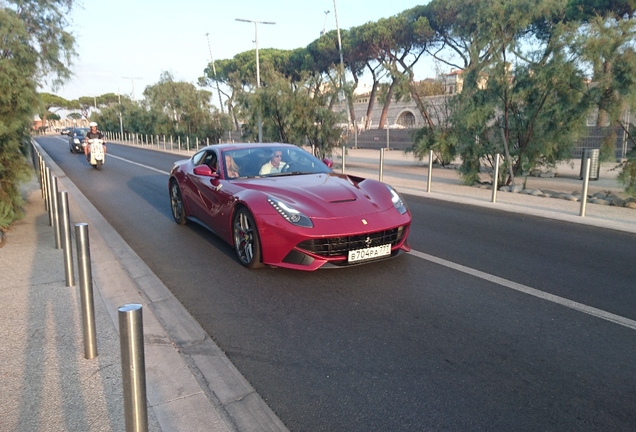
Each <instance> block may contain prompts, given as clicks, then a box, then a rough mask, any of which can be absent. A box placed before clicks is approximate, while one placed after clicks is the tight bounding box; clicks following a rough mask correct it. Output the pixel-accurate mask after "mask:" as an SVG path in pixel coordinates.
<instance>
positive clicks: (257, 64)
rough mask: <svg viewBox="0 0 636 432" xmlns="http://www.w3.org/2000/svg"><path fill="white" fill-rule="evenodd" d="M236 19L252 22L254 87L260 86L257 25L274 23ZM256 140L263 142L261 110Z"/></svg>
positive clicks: (242, 20)
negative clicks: (254, 64) (254, 56)
mask: <svg viewBox="0 0 636 432" xmlns="http://www.w3.org/2000/svg"><path fill="white" fill-rule="evenodd" d="M236 20H237V21H241V22H248V23H254V43H255V44H256V88H260V87H261V70H260V65H259V61H258V25H259V24H276V23H275V22H272V21H254V20H247V19H241V18H236ZM258 142H263V120H262V118H261V112H260V109H259V112H258Z"/></svg>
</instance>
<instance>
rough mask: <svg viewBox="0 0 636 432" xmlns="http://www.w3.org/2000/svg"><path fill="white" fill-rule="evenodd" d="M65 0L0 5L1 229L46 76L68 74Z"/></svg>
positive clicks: (16, 209) (13, 213)
mask: <svg viewBox="0 0 636 432" xmlns="http://www.w3.org/2000/svg"><path fill="white" fill-rule="evenodd" d="M71 5H72V2H71V1H69V0H66V1H64V0H60V1H54V0H40V1H24V0H21V1H17V0H16V1H4V2H2V4H1V6H0V230H4V229H6V228H7V226H8V225H9V224H10V223H11V222H12V221H14V220H16V219H17V218H19V217H21V204H22V198H21V196H20V190H19V185H20V182H21V181H24V180H25V179H27V178H28V176H29V173H30V167H29V164H28V163H27V162H26V160H27V159H26V158H25V156H26V155H27V153H28V152H29V150H30V147H29V141H28V138H29V136H28V134H29V130H30V128H31V124H32V121H33V117H34V115H36V114H38V111H40V109H41V106H42V100H41V98H40V97H38V94H37V92H36V90H37V87H38V85H39V84H41V83H42V82H43V80H44V79H45V78H48V79H50V80H51V81H52V83H53V84H59V83H61V82H62V81H64V80H65V79H66V78H68V76H69V74H70V72H69V69H68V63H69V59H70V56H71V55H72V54H73V43H74V40H73V37H72V36H71V35H70V33H68V32H67V31H66V30H65V27H66V25H67V23H66V20H65V17H66V14H67V13H68V11H69V9H70V8H71Z"/></svg>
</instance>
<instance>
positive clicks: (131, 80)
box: [122, 77, 143, 101]
mask: <svg viewBox="0 0 636 432" xmlns="http://www.w3.org/2000/svg"><path fill="white" fill-rule="evenodd" d="M122 79H129V80H130V82H131V83H132V100H133V101H134V100H135V80H136V79H138V80H140V79H143V78H142V77H122Z"/></svg>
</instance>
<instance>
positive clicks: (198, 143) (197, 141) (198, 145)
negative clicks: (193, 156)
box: [197, 137, 199, 152]
mask: <svg viewBox="0 0 636 432" xmlns="http://www.w3.org/2000/svg"><path fill="white" fill-rule="evenodd" d="M198 151H199V137H197V152H198Z"/></svg>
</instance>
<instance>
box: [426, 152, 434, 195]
mask: <svg viewBox="0 0 636 432" xmlns="http://www.w3.org/2000/svg"><path fill="white" fill-rule="evenodd" d="M427 177H428V179H427V180H426V192H429V193H430V192H431V183H432V182H433V150H429V151H428V176H427Z"/></svg>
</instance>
